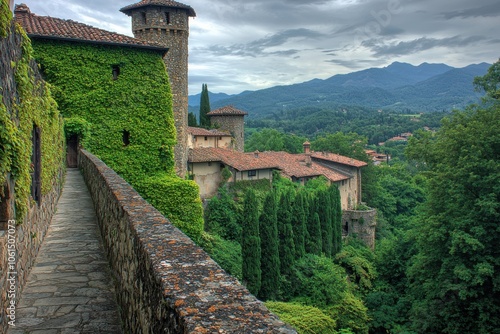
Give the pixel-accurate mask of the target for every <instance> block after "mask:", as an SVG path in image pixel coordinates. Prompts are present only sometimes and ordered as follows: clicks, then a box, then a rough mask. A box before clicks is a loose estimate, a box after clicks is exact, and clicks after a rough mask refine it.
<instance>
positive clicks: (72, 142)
mask: <svg viewBox="0 0 500 334" xmlns="http://www.w3.org/2000/svg"><path fill="white" fill-rule="evenodd" d="M66 146H67V149H66V164H67V165H68V168H77V167H78V136H77V135H72V136H71V137H69V139H68V142H67V143H66Z"/></svg>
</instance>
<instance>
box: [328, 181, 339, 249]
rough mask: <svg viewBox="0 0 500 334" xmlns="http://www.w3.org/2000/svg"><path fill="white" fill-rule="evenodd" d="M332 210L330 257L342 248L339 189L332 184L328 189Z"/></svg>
mask: <svg viewBox="0 0 500 334" xmlns="http://www.w3.org/2000/svg"><path fill="white" fill-rule="evenodd" d="M328 194H329V196H330V201H331V208H332V256H334V255H335V254H337V253H338V252H340V250H341V248H342V203H341V199H340V191H339V188H338V187H337V186H336V185H334V184H332V185H331V186H330V187H329V188H328Z"/></svg>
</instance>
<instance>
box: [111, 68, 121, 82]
mask: <svg viewBox="0 0 500 334" xmlns="http://www.w3.org/2000/svg"><path fill="white" fill-rule="evenodd" d="M112 68H113V70H112V75H113V80H117V79H118V76H119V75H120V65H113V66H112Z"/></svg>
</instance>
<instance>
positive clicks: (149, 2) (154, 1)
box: [120, 0, 196, 17]
mask: <svg viewBox="0 0 500 334" xmlns="http://www.w3.org/2000/svg"><path fill="white" fill-rule="evenodd" d="M145 6H165V7H173V8H182V9H186V10H187V11H188V13H189V16H192V17H194V16H196V13H195V11H194V9H193V8H192V7H191V6H188V5H185V4H183V3H180V2H177V1H172V0H142V1H139V2H138V3H135V4H132V5H128V6H125V7H123V8H122V9H120V12H122V13H125V14H127V15H130V14H129V13H130V10H132V9H136V8H141V7H145Z"/></svg>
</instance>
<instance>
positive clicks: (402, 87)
mask: <svg viewBox="0 0 500 334" xmlns="http://www.w3.org/2000/svg"><path fill="white" fill-rule="evenodd" d="M490 66H491V64H487V63H480V64H472V65H469V66H466V67H463V68H455V67H452V66H449V65H446V64H429V63H422V64H420V65H418V66H414V65H411V64H408V63H401V62H394V63H392V64H391V65H389V66H387V67H383V68H369V69H366V70H362V71H358V72H353V73H349V74H338V75H334V76H332V77H330V78H328V79H324V80H323V79H313V80H311V81H307V82H303V83H299V84H293V85H286V86H275V87H271V88H266V89H261V90H256V91H244V92H242V93H240V94H236V95H228V94H224V93H217V94H212V93H209V98H210V103H211V108H212V109H215V108H218V107H221V106H225V105H234V106H235V107H236V108H239V109H241V110H244V111H246V112H248V113H249V118H263V117H267V116H270V115H273V114H276V113H279V112H282V111H283V110H291V109H295V108H301V107H309V106H311V105H314V106H316V107H326V108H332V107H342V106H360V107H365V108H371V109H381V110H387V111H394V112H405V113H420V112H432V111H443V110H451V109H453V108H463V107H465V106H466V105H468V104H471V103H475V102H478V101H479V100H480V98H481V96H482V95H483V94H481V93H479V92H477V91H475V90H474V86H473V84H472V82H473V80H474V77H476V76H481V75H484V74H486V72H487V70H488V68H489V67H490ZM199 102H200V94H197V95H192V96H189V105H190V110H191V111H194V112H196V111H197V109H199V108H197V106H199Z"/></svg>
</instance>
